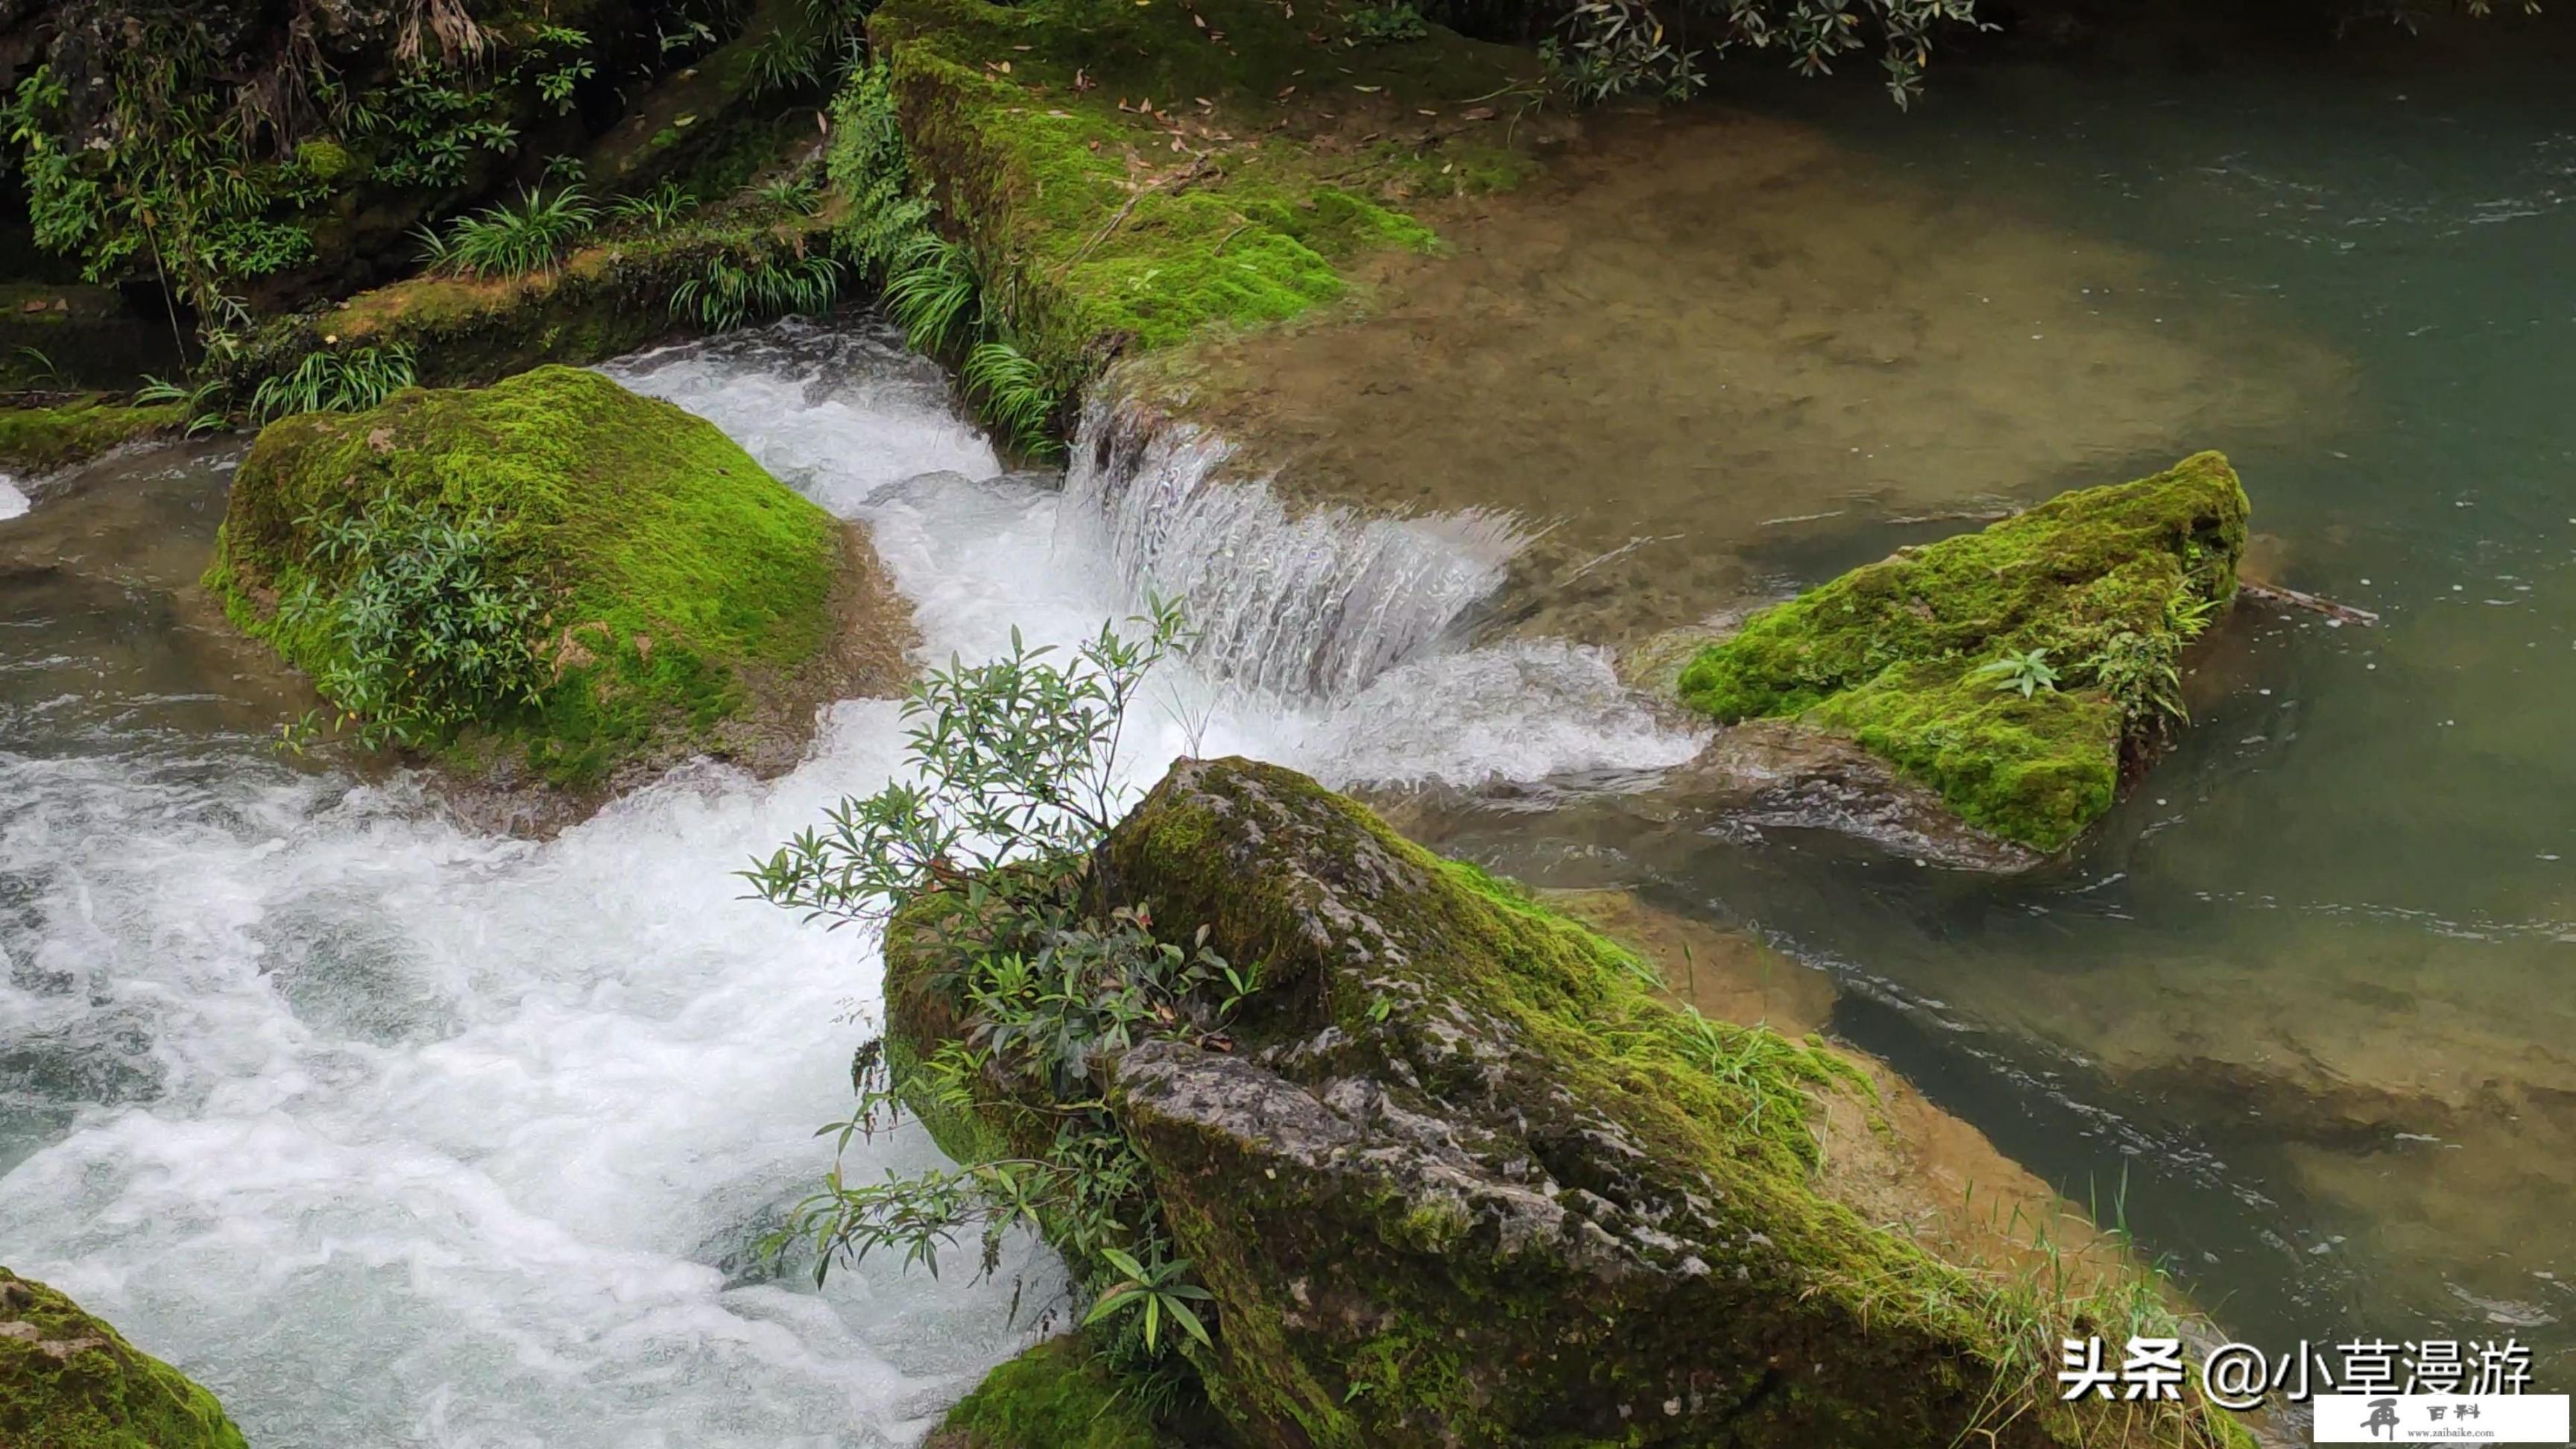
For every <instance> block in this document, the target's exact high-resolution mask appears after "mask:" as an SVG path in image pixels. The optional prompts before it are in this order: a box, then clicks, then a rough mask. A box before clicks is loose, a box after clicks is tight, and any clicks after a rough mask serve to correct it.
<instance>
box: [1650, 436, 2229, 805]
mask: <svg viewBox="0 0 2576 1449" xmlns="http://www.w3.org/2000/svg"><path fill="white" fill-rule="evenodd" d="M2246 512H2247V506H2246V502H2245V493H2244V489H2243V488H2242V487H2241V486H2239V484H2238V482H2237V479H2236V474H2235V471H2234V470H2233V469H2231V468H2229V467H2228V465H2227V460H2226V459H2225V458H2224V457H2222V456H2221V455H2219V454H2217V453H2200V454H2196V455H2194V456H2193V457H2190V458H2187V459H2185V460H2184V461H2183V462H2181V463H2180V464H2178V465H2176V466H2175V467H2173V468H2171V469H2168V470H2167V471H2165V472H2162V473H2159V474H2156V475H2155V476H2153V477H2150V478H2144V479H2140V480H2138V481H2137V482H2134V483H2125V484H2119V485H2115V486H2112V487H2106V488H2092V489H2084V490H2080V491H2077V492H2073V493H2067V494H2062V495H2060V496H2059V497H2057V498H2054V499H2051V500H2050V501H2048V502H2047V503H2044V504H2041V505H2040V506H2039V507H2037V508H2033V509H2031V510H2029V511H2028V512H2026V513H2020V514H2016V515H2015V516H2013V517H2011V518H2008V519H2006V520H2004V521H2003V522H2001V523H1998V524H1995V525H1994V526H1993V527H1991V528H1988V529H1985V530H1984V531H1982V532H1979V533H1972V534H1965V535H1962V536H1960V537H1957V538H1951V539H1945V540H1943V541H1941V542H1939V543H1936V544H1932V545H1929V546H1927V547H1924V548H1920V549H1914V550H1909V551H1906V552H1903V553H1900V554H1898V555H1897V556H1896V557H1894V558H1890V559H1887V560H1885V561H1883V562H1880V563H1875V564H1870V565H1868V566H1866V567H1864V568H1859V569H1854V570H1853V571H1851V572H1850V573H1848V574H1845V575H1843V576H1842V577H1841V578H1838V579H1835V580H1834V581H1833V582H1831V583H1828V584H1826V585H1824V586H1822V587H1820V588H1817V589H1813V590H1810V591H1809V592H1807V593H1805V594H1802V595H1800V596H1799V597H1797V598H1796V599H1793V600H1791V601H1790V602H1788V603H1786V604H1782V605H1779V606H1777V607H1775V608H1771V609H1767V610H1764V611H1763V612H1762V613H1759V614H1756V615H1755V616H1754V617H1753V618H1752V619H1751V620H1749V621H1747V623H1746V624H1745V626H1744V629H1743V630H1742V632H1740V633H1738V634H1737V635H1736V636H1735V637H1734V638H1732V639H1729V640H1727V641H1726V642H1724V643H1721V644H1717V645H1714V646H1711V647H1710V648H1709V649H1707V650H1705V651H1704V652H1702V653H1701V654H1700V655H1699V657H1698V658H1696V659H1695V660H1693V661H1692V662H1691V664H1690V665H1689V667H1687V668H1686V669H1684V670H1683V671H1682V676H1681V694H1682V698H1683V699H1684V700H1685V701H1686V702H1688V703H1690V704H1691V705H1693V706H1695V707H1697V708H1699V709H1701V710H1703V711H1705V712H1706V713H1708V714H1710V715H1712V716H1714V717H1716V718H1717V719H1719V720H1720V721H1724V722H1733V721H1736V720H1743V719H1755V718H1796V719H1802V720H1804V721H1806V722H1808V723H1811V724H1815V725H1820V726H1823V727H1825V728H1829V729H1833V730H1837V731H1840V732H1842V733H1845V734H1848V735H1850V736H1851V737H1853V738H1854V739H1856V740H1858V741H1859V742H1860V743H1861V744H1862V745H1863V746H1864V747H1865V748H1867V749H1869V750H1871V751H1872V752H1873V753H1876V754H1878V755H1881V756H1883V757H1884V758H1886V759H1888V760H1889V761H1891V762H1892V763H1894V764H1895V765H1896V766H1897V768H1898V769H1899V771H1901V772H1902V773H1903V774H1905V775H1907V776H1908V777H1910V778H1913V779H1915V780H1918V781H1920V782H1922V783H1924V784H1927V785H1929V786H1931V787H1933V788H1934V789H1936V790H1938V791H1940V792H1941V796H1942V798H1943V799H1944V800H1946V801H1948V802H1949V804H1950V805H1951V807H1952V808H1953V809H1956V810H1957V811H1958V812H1959V813H1960V815H1961V816H1962V817H1963V818H1965V819H1966V820H1968V821H1969V822H1970V823H1972V824H1975V825H1978V826H1981V827H1983V828H1985V829H1987V830H1990V831H1992V832H1994V833H1995V834H1998V835H2001V836H2004V837H2006V838H2007V839H2011V840H2017V841H2020V842H2022V843H2023V844H2026V845H2030V846H2034V847H2036V848H2039V849H2042V850H2054V849H2056V848H2057V847H2059V846H2061V845H2064V844H2065V843H2066V842H2068V841H2069V840H2072V839H2073V838H2074V837H2075V836H2076V835H2077V834H2078V833H2080V832H2081V831H2082V830H2083V829H2084V827H2085V826H2086V825H2088V824H2090V823H2091V822H2092V821H2093V819H2094V818H2096V817H2097V816H2099V815H2100V814H2101V813H2102V812H2103V811H2104V810H2107V809H2109V808H2110V805H2111V800H2112V795H2113V792H2114V790H2115V789H2116V787H2117V785H2118V782H2119V777H2120V770H2121V766H2122V763H2123V752H2124V750H2126V751H2128V752H2129V754H2130V755H2131V756H2132V757H2136V756H2138V755H2139V754H2141V753H2142V752H2143V751H2144V750H2145V749H2147V748H2150V747H2151V746H2152V744H2153V743H2154V736H2153V734H2152V733H2151V728H2152V725H2153V721H2152V720H2150V719H2146V718H2143V717H2140V716H2139V715H2137V714H2136V712H2134V711H2130V710H2124V709H2123V708H2122V706H2121V705H2120V704H2119V703H2118V702H2115V701H2114V700H2113V699H2112V697H2111V696H2110V694H2109V693H2107V692H2106V691H2105V690H2104V689H2102V688H2101V687H2099V685H2098V683H2097V681H2096V679H2095V677H2094V675H2093V667H2092V664H2091V660H2092V658H2093V656H2094V655H2095V654H2096V652H2097V651H2099V650H2100V649H2102V647H2103V646H2104V645H2105V644H2106V643H2108V642H2109V641H2110V640H2111V639H2112V638H2113V637H2114V636H2115V635H2118V634H2121V633H2136V634H2139V635H2142V636H2147V637H2149V638H2162V639H2164V640H2166V641H2169V642H2170V643H2171V644H2172V646H2173V647H2174V649H2175V650H2176V651H2179V648H2180V646H2181V643H2182V639H2183V637H2184V636H2183V635H2182V634H2181V633H2180V632H2178V621H2179V620H2180V618H2181V617H2182V616H2183V614H2184V613H2186V612H2187V611H2188V610H2189V609H2190V608H2191V607H2192V606H2193V605H2196V604H2215V605H2219V606H2224V605H2225V604H2226V603H2227V602H2229V601H2230V600H2232V599H2233V598H2234V597H2235V591H2236V562H2237V559H2238V557H2239V556H2240V555H2241V554H2242V553H2243V552H2244V548H2245V519H2246ZM2033 649H2038V650H2043V651H2045V654H2046V658H2047V661H2048V662H2049V664H2050V665H2051V666H2052V667H2053V668H2054V669H2055V670H2056V671H2057V673H2058V676H2059V681H2058V687H2057V688H2056V689H2055V690H2044V691H2041V692H2039V693H2038V694H2036V695H2034V696H2032V697H2031V698H2028V699H2024V698H2022V697H2020V696H2019V695H2018V694H2005V693H2002V692H2001V691H1999V690H1998V689H1997V688H1996V682H1995V680H1994V678H1993V677H1991V676H1979V675H1977V674H1976V673H1975V671H1976V670H1977V669H1978V668H1980V667H1981V666H1983V665H1985V664H1988V663H1990V662H1992V661H1994V660H1996V659H1998V658H2001V657H2002V656H2003V655H2005V654H2008V653H2010V654H2023V653H2027V652H2028V651H2030V650H2033Z"/></svg>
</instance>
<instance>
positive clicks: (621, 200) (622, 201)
mask: <svg viewBox="0 0 2576 1449" xmlns="http://www.w3.org/2000/svg"><path fill="white" fill-rule="evenodd" d="M697 209H698V198H697V197H696V196H695V195H693V194H692V193H690V192H689V191H688V190H687V189H685V188H684V187H682V186H681V185H680V184H679V183H678V182H676V181H663V182H659V183H657V184H656V185H654V186H652V187H650V188H648V189H646V190H643V191H639V192H636V193H635V194H634V195H632V196H621V197H618V198H617V199H616V200H614V201H611V202H610V203H608V214H609V215H610V216H611V217H614V218H615V219H617V220H618V221H621V222H624V223H627V224H629V225H632V226H643V227H652V228H654V229H656V230H658V229H660V228H662V227H666V226H669V225H671V224H672V223H673V222H676V221H678V220H679V219H680V218H681V217H684V216H686V215H688V214H689V213H690V212H692V211H695V210H697Z"/></svg>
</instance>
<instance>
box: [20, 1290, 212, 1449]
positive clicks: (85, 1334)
mask: <svg viewBox="0 0 2576 1449" xmlns="http://www.w3.org/2000/svg"><path fill="white" fill-rule="evenodd" d="M0 1444H6V1445H8V1446H9V1449H245V1445H244V1442H243V1439H242V1435H241V1431H240V1430H239V1429H236V1428H234V1427H233V1422H232V1420H230V1419H228V1418H226V1417H224V1411H223V1407H222V1406H221V1405H220V1404H217V1403H216V1402H215V1396H214V1395H213V1394H210V1393H208V1392H206V1391H205V1390H204V1389H203V1388H200V1387H199V1386H197V1385H196V1384H194V1383H191V1382H190V1381H189V1380H188V1377H187V1376H186V1375H185V1374H182V1373H180V1372H179V1371H178V1370H177V1369H174V1368H172V1367H170V1366H169V1365H168V1364H166V1363H163V1362H162V1361H161V1360H159V1359H157V1358H154V1357H152V1356H151V1355H150V1354H146V1353H141V1352H138V1351H137V1350H136V1349H135V1347H134V1345H132V1344H130V1343H127V1342H126V1341H125V1337H124V1335H122V1334H120V1333H118V1332H117V1331H116V1330H115V1329H113V1328H110V1327H108V1326H107V1325H106V1324H105V1323H102V1322H100V1321H99V1320H98V1319H96V1318H93V1317H91V1316H90V1315H89V1314H87V1313H84V1312H82V1311H81V1309H80V1305H79V1304H77V1303H74V1302H72V1300H71V1299H69V1298H66V1297H64V1296H63V1295H62V1294H61V1293H59V1292H56V1291H55V1290H53V1289H51V1288H48V1287H46V1286H45V1285H44V1284H42V1283H37V1282H33V1281H31V1280H29V1279H25V1278H21V1277H19V1276H18V1275H17V1274H15V1273H12V1272H10V1271H9V1270H8V1269H6V1268H0Z"/></svg>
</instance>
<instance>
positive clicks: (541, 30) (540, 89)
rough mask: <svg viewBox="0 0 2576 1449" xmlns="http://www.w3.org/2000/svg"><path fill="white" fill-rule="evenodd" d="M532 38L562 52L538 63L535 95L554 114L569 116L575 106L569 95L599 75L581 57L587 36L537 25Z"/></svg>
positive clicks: (540, 43)
mask: <svg viewBox="0 0 2576 1449" xmlns="http://www.w3.org/2000/svg"><path fill="white" fill-rule="evenodd" d="M535 39H536V44H537V45H538V46H539V47H541V48H545V49H550V50H555V51H559V52H563V54H560V55H558V56H555V57H552V58H550V59H548V60H546V61H544V62H542V68H541V69H539V70H538V71H537V72H536V87H537V95H538V97H539V98H540V99H542V100H544V101H545V102H546V103H547V104H548V105H551V106H553V107H554V108H555V114H556V115H559V116H568V115H571V114H572V109H573V106H574V105H575V104H576V102H575V101H574V99H573V93H574V92H575V91H576V90H578V89H580V87H581V83H582V82H584V81H586V80H589V79H590V78H591V77H592V76H595V75H597V74H598V73H599V68H598V67H597V66H595V65H593V64H592V63H591V62H590V60H589V58H588V57H586V56H584V55H582V54H581V51H582V49H583V47H585V46H587V45H589V44H590V37H589V36H588V35H585V34H583V33H582V32H581V31H578V30H575V29H573V28H571V27H570V26H565V25H540V26H538V27H537V29H536V37H535Z"/></svg>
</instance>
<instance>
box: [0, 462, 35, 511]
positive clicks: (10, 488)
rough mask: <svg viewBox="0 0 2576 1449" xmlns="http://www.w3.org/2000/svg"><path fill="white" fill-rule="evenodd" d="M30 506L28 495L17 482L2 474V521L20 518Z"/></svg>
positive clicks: (0, 488) (0, 487) (0, 494)
mask: <svg viewBox="0 0 2576 1449" xmlns="http://www.w3.org/2000/svg"><path fill="white" fill-rule="evenodd" d="M30 506H31V505H30V504H29V502H28V500H27V495H26V493H25V492H24V491H22V490H21V489H20V488H19V487H18V482H17V480H16V479H14V478H11V477H10V476H9V475H8V474H6V473H0V519H10V518H16V517H19V516H21V515H22V514H24V513H25V512H26V511H27V509H28V508H29V507H30Z"/></svg>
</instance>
